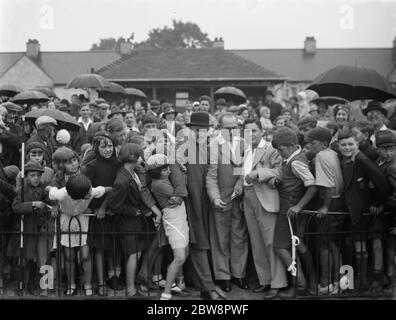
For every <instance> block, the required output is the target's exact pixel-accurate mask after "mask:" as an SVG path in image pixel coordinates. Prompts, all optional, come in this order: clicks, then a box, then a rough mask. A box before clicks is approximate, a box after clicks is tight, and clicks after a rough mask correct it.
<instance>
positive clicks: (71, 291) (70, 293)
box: [65, 284, 77, 297]
mask: <svg viewBox="0 0 396 320" xmlns="http://www.w3.org/2000/svg"><path fill="white" fill-rule="evenodd" d="M76 294H77V288H76V285H75V284H74V285H71V286H70V287H69V289H67V290H66V291H65V295H66V296H68V297H70V296H75V295H76Z"/></svg>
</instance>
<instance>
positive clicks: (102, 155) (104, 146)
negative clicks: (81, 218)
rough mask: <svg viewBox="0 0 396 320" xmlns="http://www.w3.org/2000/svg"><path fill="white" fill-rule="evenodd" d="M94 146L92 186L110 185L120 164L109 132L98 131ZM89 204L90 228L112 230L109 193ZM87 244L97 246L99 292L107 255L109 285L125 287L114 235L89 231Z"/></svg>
mask: <svg viewBox="0 0 396 320" xmlns="http://www.w3.org/2000/svg"><path fill="white" fill-rule="evenodd" d="M93 150H94V151H95V154H96V157H95V158H94V159H93V160H92V161H91V162H89V163H88V164H87V165H86V169H85V170H86V171H85V174H86V176H87V177H88V178H89V179H90V180H91V182H92V186H93V187H97V186H105V187H111V186H113V184H114V181H115V179H116V176H117V170H118V168H119V167H120V164H119V162H118V161H117V157H116V154H115V148H114V144H113V141H112V139H111V137H110V134H109V133H107V132H106V131H100V132H98V133H97V134H96V135H95V137H94V140H93ZM89 208H90V209H91V210H92V211H93V212H94V213H96V217H93V218H91V219H90V221H89V232H94V233H98V232H99V233H100V232H113V231H114V228H113V227H114V218H113V215H112V213H111V211H109V210H108V207H107V199H106V196H103V197H101V198H98V199H93V200H92V201H91V203H90V204H89ZM88 245H89V246H90V247H93V248H95V265H96V272H97V276H98V281H99V295H104V294H105V292H104V287H105V286H104V274H105V272H104V269H103V264H104V263H103V262H104V256H105V257H106V262H107V266H108V269H107V273H108V279H109V285H110V287H112V289H113V290H122V285H121V283H120V280H119V277H120V273H121V252H118V251H119V250H118V249H119V248H118V245H117V241H116V240H115V238H114V236H113V235H100V234H89V235H88Z"/></svg>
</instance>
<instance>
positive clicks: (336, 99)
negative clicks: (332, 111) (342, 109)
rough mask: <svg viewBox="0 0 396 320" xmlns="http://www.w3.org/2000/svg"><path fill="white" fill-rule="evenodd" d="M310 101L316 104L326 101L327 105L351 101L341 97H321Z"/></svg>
mask: <svg viewBox="0 0 396 320" xmlns="http://www.w3.org/2000/svg"><path fill="white" fill-rule="evenodd" d="M310 102H312V103H315V104H319V103H324V104H325V105H326V106H332V105H335V104H347V103H349V101H348V100H346V99H344V98H340V97H320V98H316V99H312V100H311V101H310Z"/></svg>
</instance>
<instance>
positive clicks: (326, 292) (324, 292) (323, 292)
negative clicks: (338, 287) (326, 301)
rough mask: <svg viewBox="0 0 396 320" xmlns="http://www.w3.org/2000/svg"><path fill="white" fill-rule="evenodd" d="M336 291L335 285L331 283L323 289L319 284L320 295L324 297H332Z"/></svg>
mask: <svg viewBox="0 0 396 320" xmlns="http://www.w3.org/2000/svg"><path fill="white" fill-rule="evenodd" d="M333 291H334V287H333V285H332V284H331V283H330V284H329V285H328V286H324V287H322V286H321V285H320V284H318V294H319V295H321V296H323V295H330V294H332V292H333Z"/></svg>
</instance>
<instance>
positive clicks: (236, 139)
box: [217, 132, 241, 145]
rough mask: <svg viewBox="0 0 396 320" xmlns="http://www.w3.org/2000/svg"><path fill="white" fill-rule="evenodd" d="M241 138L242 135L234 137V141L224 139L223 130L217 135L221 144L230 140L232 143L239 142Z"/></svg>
mask: <svg viewBox="0 0 396 320" xmlns="http://www.w3.org/2000/svg"><path fill="white" fill-rule="evenodd" d="M240 140H241V137H233V138H232V141H227V140H226V139H224V137H223V135H222V134H221V132H219V135H218V136H217V141H218V142H219V144H221V145H222V144H224V143H226V142H229V143H230V144H232V143H236V142H239V141H240Z"/></svg>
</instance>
